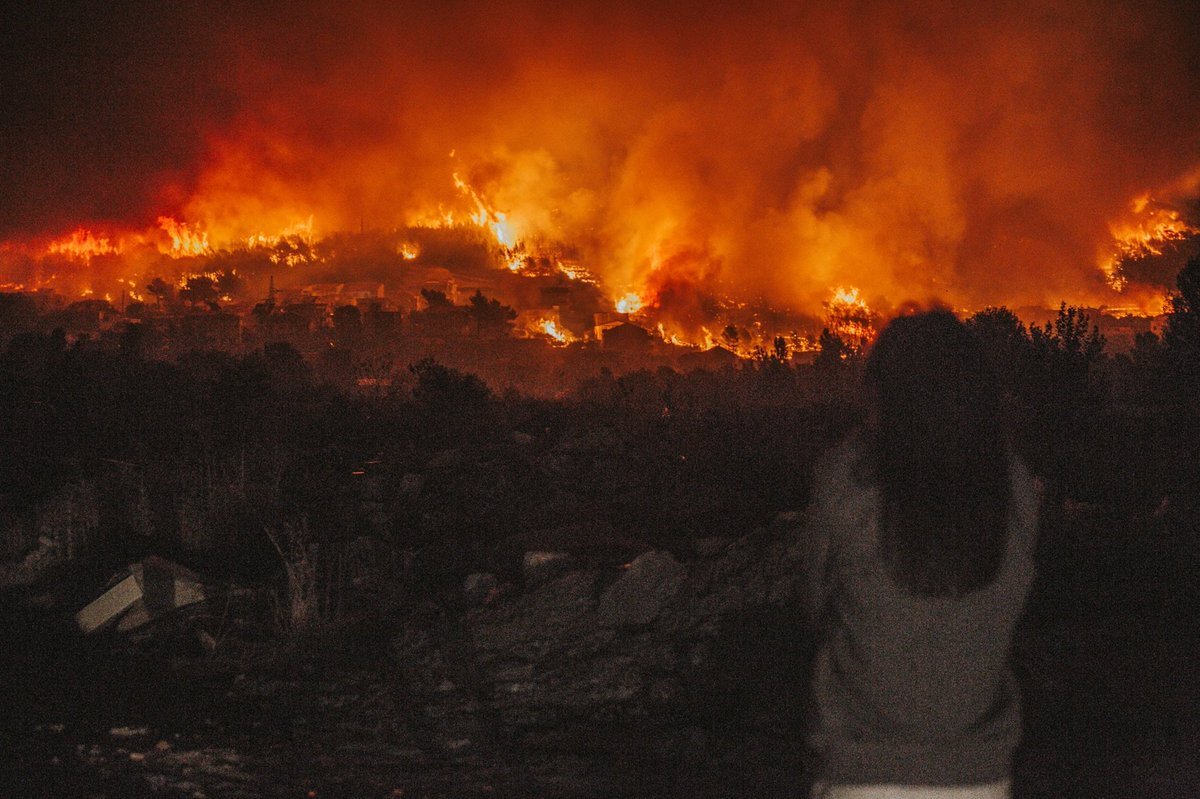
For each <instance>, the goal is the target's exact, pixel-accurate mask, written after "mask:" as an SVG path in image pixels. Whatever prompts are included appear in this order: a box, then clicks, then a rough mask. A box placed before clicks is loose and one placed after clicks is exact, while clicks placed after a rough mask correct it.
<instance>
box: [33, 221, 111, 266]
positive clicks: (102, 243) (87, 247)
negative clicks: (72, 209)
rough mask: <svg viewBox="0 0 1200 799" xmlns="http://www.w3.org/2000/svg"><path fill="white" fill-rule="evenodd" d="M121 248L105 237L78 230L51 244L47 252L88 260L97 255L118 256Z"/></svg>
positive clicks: (81, 229) (82, 229)
mask: <svg viewBox="0 0 1200 799" xmlns="http://www.w3.org/2000/svg"><path fill="white" fill-rule="evenodd" d="M120 251H121V250H120V247H118V246H117V245H115V244H113V243H112V242H111V241H109V239H108V238H107V237H105V236H97V235H96V234H95V233H92V231H90V230H86V229H84V228H76V229H75V230H74V231H72V232H71V235H69V236H64V237H63V238H61V239H57V240H56V241H52V242H50V246H49V247H48V248H47V252H49V253H51V254H55V255H66V256H70V257H71V258H82V259H84V260H88V259H90V258H92V256H95V255H116V254H117V253H119V252H120Z"/></svg>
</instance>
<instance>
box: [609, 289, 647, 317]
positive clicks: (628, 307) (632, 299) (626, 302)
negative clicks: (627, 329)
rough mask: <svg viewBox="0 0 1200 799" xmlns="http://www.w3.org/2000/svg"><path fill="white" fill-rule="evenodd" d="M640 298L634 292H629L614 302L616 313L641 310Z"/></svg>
mask: <svg viewBox="0 0 1200 799" xmlns="http://www.w3.org/2000/svg"><path fill="white" fill-rule="evenodd" d="M642 305H643V303H642V298H641V297H640V296H638V294H637V293H636V292H633V291H631V292H629V293H628V294H626V295H624V296H623V297H620V298H619V299H618V300H617V302H616V309H617V313H637V312H638V311H640V310H642Z"/></svg>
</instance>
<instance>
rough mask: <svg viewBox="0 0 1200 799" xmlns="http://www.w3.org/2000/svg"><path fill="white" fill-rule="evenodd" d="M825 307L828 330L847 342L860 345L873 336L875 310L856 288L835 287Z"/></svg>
mask: <svg viewBox="0 0 1200 799" xmlns="http://www.w3.org/2000/svg"><path fill="white" fill-rule="evenodd" d="M825 309H826V312H827V313H826V322H827V327H828V328H829V330H830V332H832V333H834V334H835V335H837V336H838V337H839V338H841V339H842V340H843V341H845V342H847V343H848V344H852V345H854V346H861V345H862V344H865V343H867V342H869V341H871V340H872V339H873V338H875V312H874V311H872V310H871V308H870V306H868V305H867V303H866V301H865V300H863V298H862V295H861V294H860V292H859V290H858V289H857V288H854V287H853V286H851V287H848V288H846V287H842V286H839V287H837V288H836V289H834V290H833V297H832V298H830V300H829V301H828V302H827V303H825Z"/></svg>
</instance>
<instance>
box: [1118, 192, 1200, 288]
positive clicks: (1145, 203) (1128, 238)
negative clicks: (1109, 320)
mask: <svg viewBox="0 0 1200 799" xmlns="http://www.w3.org/2000/svg"><path fill="white" fill-rule="evenodd" d="M1129 210H1130V212H1131V214H1132V215H1131V216H1130V217H1128V218H1126V219H1124V220H1122V221H1121V222H1114V223H1110V224H1109V226H1108V230H1109V233H1111V234H1112V238H1113V243H1112V250H1111V251H1110V252H1108V253H1105V254H1104V255H1102V256H1101V259H1100V269H1101V271H1103V272H1104V277H1105V279H1106V280H1107V281H1108V284H1109V285H1110V286H1112V288H1114V289H1115V290H1117V291H1121V290H1123V289H1124V288H1125V284H1126V283H1127V280H1126V278H1125V276H1124V275H1122V274H1121V264H1122V263H1124V262H1125V261H1137V260H1140V259H1142V258H1148V257H1150V256H1153V255H1162V254H1163V251H1164V250H1165V249H1166V248H1168V247H1170V246H1171V244H1173V243H1175V242H1179V241H1183V240H1184V239H1186V238H1188V237H1189V236H1193V235H1196V234H1197V233H1200V229H1197V228H1194V227H1192V226H1191V225H1189V224H1188V223H1187V222H1185V221H1184V220H1183V219H1182V218H1180V215H1179V212H1178V211H1176V210H1174V209H1171V208H1167V207H1164V206H1161V205H1157V204H1156V203H1155V202H1154V200H1153V198H1152V197H1151V196H1150V195H1149V194H1142V195H1139V196H1137V197H1135V198H1134V199H1133V201H1132V202H1130V204H1129Z"/></svg>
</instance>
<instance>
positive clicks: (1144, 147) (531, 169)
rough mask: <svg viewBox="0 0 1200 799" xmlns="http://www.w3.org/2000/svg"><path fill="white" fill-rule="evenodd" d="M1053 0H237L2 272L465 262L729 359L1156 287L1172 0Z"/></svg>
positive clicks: (1181, 64)
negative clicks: (181, 91)
mask: <svg viewBox="0 0 1200 799" xmlns="http://www.w3.org/2000/svg"><path fill="white" fill-rule="evenodd" d="M1050 2H1051V7H1050V8H1049V9H1047V13H1041V14H1029V13H1028V10H1027V9H1025V8H1023V7H1021V6H1020V5H1019V4H998V5H996V4H992V5H989V6H987V7H986V8H984V7H982V6H980V7H978V8H976V7H975V6H974V5H964V6H963V7H962V8H959V9H957V10H956V11H955V12H954V13H947V12H946V10H945V9H944V8H941V7H939V6H938V5H937V4H930V3H923V2H916V0H897V2H891V3H882V4H868V6H869V13H863V8H862V7H860V6H859V5H857V4H846V3H825V4H811V3H810V4H796V3H787V2H783V0H765V2H762V3H756V4H754V6H753V8H752V9H751V10H749V11H748V10H747V9H745V8H742V7H741V6H740V5H739V4H728V3H726V4H720V3H716V4H705V3H701V4H700V6H696V5H695V4H689V5H684V4H676V3H665V4H664V3H633V4H615V5H614V4H603V3H598V2H592V0H583V2H581V3H575V4H559V5H561V8H560V7H559V5H555V6H554V8H553V9H552V12H553V13H551V9H549V8H548V7H546V6H545V4H539V3H530V2H526V0H513V2H512V3H509V4H505V5H504V6H503V8H501V7H499V6H497V4H494V3H485V2H483V1H482V0H463V2H462V4H461V8H458V9H457V11H456V13H447V11H446V9H444V8H442V7H440V6H439V4H423V5H420V6H413V5H412V4H379V3H366V4H361V3H358V4H355V3H351V4H340V5H338V7H337V8H336V9H331V10H329V11H328V12H323V13H321V14H299V15H293V17H294V18H291V19H289V24H288V25H287V26H279V25H273V24H272V21H271V20H269V19H267V18H266V16H265V15H263V16H262V17H261V18H260V16H259V12H254V11H251V10H247V11H245V12H244V13H245V14H246V15H247V16H246V18H242V17H241V16H240V15H241V14H242V13H243V12H242V11H237V10H236V9H235V10H233V11H231V14H233V16H234V18H236V19H237V20H238V24H236V25H235V24H231V25H230V28H229V30H226V31H222V32H220V33H221V35H219V36H215V37H214V41H220V42H221V45H220V46H221V48H222V49H221V51H220V53H219V56H220V57H219V58H216V57H214V58H211V59H209V58H207V57H208V56H216V55H218V54H217V53H209V52H207V51H204V52H200V53H199V55H200V56H203V57H205V59H204V60H205V63H219V64H220V65H221V71H222V73H227V74H224V75H223V82H222V83H221V85H220V86H219V94H220V95H221V98H222V99H221V102H220V103H219V104H217V106H215V107H210V106H204V107H203V108H190V106H189V105H188V102H189V98H188V97H185V96H172V95H171V94H170V93H168V92H166V91H165V90H164V91H161V93H159V92H160V89H159V88H158V84H157V83H156V82H155V81H153V80H148V81H147V80H143V81H139V82H138V85H139V87H141V88H139V92H137V93H134V95H131V96H136V97H139V98H141V97H142V95H143V94H145V95H146V97H148V98H150V99H153V100H154V101H155V103H154V104H153V105H151V106H147V108H153V109H155V113H158V109H162V108H169V109H170V111H171V113H170V114H168V115H165V116H169V117H171V120H170V122H171V124H169V125H166V128H169V129H170V130H169V131H167V132H168V133H170V132H174V133H176V134H177V136H178V137H182V139H181V140H176V139H171V140H170V141H165V142H163V143H162V145H163V146H162V147H161V148H157V147H156V143H155V142H154V141H147V140H139V141H119V142H118V141H116V139H118V138H120V136H119V135H118V134H119V131H108V132H106V133H111V136H110V137H108V138H105V139H104V140H105V141H109V139H110V138H111V139H112V141H113V143H114V146H113V147H105V148H99V149H95V152H109V151H111V150H115V149H117V148H118V147H122V146H123V147H124V148H125V151H127V152H128V153H130V154H136V155H137V156H138V157H137V158H133V159H131V160H133V161H136V162H137V163H138V164H142V163H143V162H144V164H145V165H146V166H145V168H144V169H143V172H145V173H146V174H142V175H140V177H139V178H138V179H137V180H133V179H132V178H130V179H126V178H125V177H123V176H122V175H121V174H120V170H119V166H120V165H119V164H115V163H96V164H87V165H86V166H87V167H88V169H87V170H86V175H85V174H81V175H80V176H79V179H78V184H79V185H78V186H76V185H75V184H74V183H73V182H72V181H66V182H65V184H66V188H67V189H69V193H70V194H71V195H72V196H75V195H78V199H79V202H78V204H77V205H76V206H74V207H72V208H56V209H49V210H50V211H55V213H50V212H49V211H47V212H46V213H44V214H43V215H42V216H41V217H37V218H31V219H17V220H15V221H14V222H13V223H12V225H13V226H12V227H11V228H9V229H6V231H7V230H11V231H17V232H12V233H8V232H5V233H4V236H9V235H11V236H27V237H28V238H27V240H25V241H24V242H16V243H15V244H14V246H12V247H11V248H8V247H6V248H0V285H3V286H22V287H25V288H27V289H30V288H33V289H36V288H46V287H48V288H52V289H53V290H55V291H58V292H62V293H64V294H66V293H69V294H71V295H72V296H77V295H79V294H80V293H81V292H82V291H83V290H84V289H85V288H94V289H95V291H96V292H97V293H103V292H105V291H106V290H111V289H114V288H115V289H117V291H120V290H122V287H129V290H130V296H134V295H133V293H132V290H133V287H144V286H146V285H147V284H148V283H149V282H150V281H151V280H153V279H154V278H156V277H161V278H162V279H163V280H165V281H167V282H169V283H172V284H174V283H177V282H180V281H185V280H186V275H181V274H180V273H181V272H188V273H197V274H199V273H204V272H211V271H219V270H224V269H225V268H226V267H227V266H228V265H229V264H237V265H238V266H239V267H240V268H242V269H243V275H244V276H245V277H246V283H247V284H248V285H247V286H246V288H245V292H246V293H247V294H251V293H254V292H257V293H258V295H259V296H258V298H259V299H261V297H262V296H263V294H264V292H265V291H266V284H267V281H268V280H269V279H270V278H274V279H276V280H277V281H278V285H279V288H280V290H281V291H282V290H284V289H288V290H291V289H294V288H299V287H303V286H305V285H309V284H313V283H323V282H329V283H332V282H347V283H349V282H356V281H368V280H369V281H378V282H380V283H385V282H386V283H388V286H387V290H388V292H389V296H391V293H392V292H393V291H396V292H399V291H400V290H403V291H405V292H407V294H408V295H411V296H415V295H416V294H417V293H418V292H419V291H420V287H421V286H422V285H424V284H425V283H426V282H427V283H428V284H429V285H434V284H437V285H443V286H449V285H450V282H451V281H454V282H455V284H456V285H459V286H470V287H472V288H474V287H475V286H477V285H482V286H484V287H492V286H495V287H496V288H497V289H498V291H499V290H503V291H506V292H507V295H506V298H505V301H506V302H508V303H518V304H519V302H523V303H525V304H526V305H527V306H528V307H525V308H518V309H517V310H518V311H520V312H523V313H529V314H532V315H535V316H536V315H538V314H541V313H543V312H544V311H545V309H547V308H552V307H554V306H555V305H559V306H560V307H563V308H564V309H566V306H565V305H563V304H562V303H565V302H567V301H570V302H571V303H572V304H573V305H574V306H575V307H572V308H571V309H570V311H567V310H564V317H563V318H566V319H569V320H570V322H571V324H572V325H573V326H575V327H576V328H577V329H579V330H583V329H584V328H585V327H586V326H590V325H591V324H595V325H596V326H597V327H600V326H603V325H604V324H608V323H610V322H611V321H612V320H611V319H610V320H607V321H604V320H597V319H595V318H594V317H597V316H598V317H606V316H612V315H613V311H614V310H615V312H616V313H619V314H631V315H636V319H635V323H636V324H641V325H644V326H645V327H646V328H647V329H648V330H651V331H657V333H658V335H659V336H661V337H662V338H663V340H664V341H668V342H674V343H680V344H690V345H705V346H709V347H711V346H714V345H720V346H723V347H727V348H729V349H731V350H733V351H736V352H738V353H739V354H742V355H750V354H751V353H753V352H754V351H755V350H756V349H761V348H766V349H768V350H769V349H770V348H771V346H772V344H773V342H774V340H775V338H776V337H778V336H781V335H782V336H785V337H788V338H787V340H788V341H789V342H790V341H793V334H794V341H796V342H801V341H804V340H805V339H803V336H806V335H807V336H814V335H816V334H817V332H818V331H819V330H820V329H821V327H822V326H823V325H827V326H829V327H830V329H831V330H833V331H834V332H837V333H838V334H839V335H842V336H843V337H845V338H848V339H853V340H868V339H869V337H870V336H871V335H872V334H873V325H874V323H875V321H876V320H877V319H878V318H881V317H884V316H887V315H890V314H891V313H892V312H893V311H894V310H895V309H897V308H900V307H902V306H903V305H904V304H905V303H907V302H910V301H911V302H915V303H926V302H929V301H933V300H937V301H941V302H942V303H944V304H945V305H946V306H947V307H953V308H956V309H972V308H982V307H985V306H988V305H1001V304H1003V305H1008V306H1010V307H1013V308H1022V307H1043V308H1054V307H1057V305H1058V303H1059V301H1060V300H1065V301H1066V302H1068V303H1072V304H1079V305H1087V306H1091V307H1108V308H1112V307H1118V306H1119V307H1133V308H1137V309H1139V310H1140V311H1141V312H1144V313H1154V312H1156V311H1160V310H1162V296H1163V295H1164V293H1165V291H1167V290H1168V289H1169V287H1170V286H1171V285H1172V281H1173V279H1174V271H1176V270H1177V266H1176V265H1175V264H1174V262H1173V261H1172V260H1171V259H1172V256H1174V255H1175V254H1176V253H1177V252H1188V251H1187V250H1186V247H1193V248H1194V242H1192V237H1195V236H1200V232H1198V226H1200V219H1197V215H1198V214H1200V211H1198V210H1196V206H1195V202H1196V200H1197V198H1200V154H1198V151H1197V149H1196V146H1195V145H1196V141H1197V140H1198V139H1197V136H1198V133H1200V103H1198V102H1196V100H1197V96H1198V89H1197V87H1196V82H1195V80H1194V69H1193V66H1194V65H1193V63H1192V62H1193V60H1194V59H1193V55H1194V50H1189V49H1188V48H1187V47H1181V46H1180V45H1181V44H1188V42H1184V41H1182V39H1183V37H1184V36H1185V34H1184V33H1182V31H1184V30H1185V27H1186V26H1185V25H1183V24H1181V23H1185V22H1189V21H1190V20H1191V18H1190V17H1189V16H1187V14H1185V13H1184V12H1182V11H1179V10H1177V9H1176V8H1175V6H1179V7H1180V8H1182V7H1183V4H1171V3H1155V4H1139V5H1138V6H1137V7H1136V8H1134V7H1132V6H1130V5H1129V4H1120V3H1116V2H1115V0H1099V5H1098V6H1097V5H1096V4H1089V3H1063V2H1059V1H1058V0H1050ZM160 5H162V6H163V7H169V6H172V5H173V4H160ZM175 5H177V4H175ZM234 5H235V6H237V7H238V8H241V6H246V7H247V8H248V9H254V8H255V4H234ZM333 21H336V24H330V23H331V22H333ZM251 23H252V24H251ZM217 24H220V23H218V22H217V21H216V20H214V25H217ZM147 29H148V30H155V29H158V28H154V27H153V26H148V27H147ZM164 29H165V28H164ZM264 30H269V31H270V33H269V35H265V36H260V35H257V34H256V35H243V34H242V31H264ZM797 43H803V46H798V45H797ZM173 66H178V65H177V64H173ZM198 66H200V65H199V64H198ZM189 74H190V73H189ZM197 74H198V73H197ZM142 77H145V76H142ZM200 85H201V84H200V82H199V79H198V78H197V86H200ZM1148 89H1151V90H1148ZM197 93H199V94H203V92H202V91H200V90H199V89H197ZM122 107H124V106H122ZM218 108H219V109H220V110H219V112H218V110H217V109H218ZM130 122H131V123H138V124H129V125H122V126H117V127H121V128H124V127H128V128H130V129H134V130H141V129H143V128H145V127H146V126H145V125H142V124H140V122H141V120H130ZM151 127H153V126H151ZM31 129H32V128H31ZM154 129H157V128H154ZM175 129H178V130H175ZM180 131H182V132H180ZM81 133H82V134H83V135H85V136H90V135H92V131H81ZM164 135H166V134H165V133H164ZM70 141H75V140H74V139H70ZM18 144H19V143H18ZM23 149H24V148H22V147H20V146H16V147H14V148H13V150H14V152H21V151H22V150H23ZM30 149H31V152H32V151H33V150H35V149H36V148H30ZM76 149H79V150H80V151H81V152H92V150H90V149H88V148H76ZM159 149H161V152H158V150H159ZM57 155H58V154H57V153H51V156H57ZM61 155H62V157H63V158H67V159H69V158H70V157H71V154H70V153H66V152H64V153H62V154H61ZM78 157H84V156H82V155H80V156H78ZM50 160H57V159H56V158H51V159H50ZM114 160H120V159H114ZM31 169H32V168H31ZM106 175H111V176H112V177H111V181H109V179H108V178H107V177H105V176H106ZM50 182H51V181H49V179H47V185H49V183H50ZM58 183H60V184H61V183H64V181H62V180H59V181H58ZM130 183H136V185H133V186H131V185H128V184H130ZM37 188H43V189H45V188H47V186H41V187H39V186H20V185H15V186H6V192H7V194H9V195H11V196H13V197H23V196H25V194H28V196H29V197H36V196H42V195H44V196H48V197H51V198H53V197H55V196H56V195H54V193H53V192H47V191H42V192H40V194H39V192H37V191H33V190H34V189H37ZM126 189H137V190H138V192H137V196H138V197H140V198H142V199H140V200H136V201H135V200H132V199H131V200H129V202H128V204H123V201H122V198H124V197H125V194H124V193H123V192H124V190H126ZM1134 195H1136V197H1135V198H1134V200H1133V201H1132V202H1130V197H1131V196H1134ZM113 198H117V199H115V200H114V199H113ZM47 202H50V200H47ZM88 209H94V210H88ZM89 213H93V214H95V216H94V217H88V216H87V215H88V214H89ZM155 218H157V220H158V221H157V227H155V226H154V225H153V224H152V223H150V220H154V219H155ZM314 219H315V220H318V221H319V227H320V231H319V232H320V237H318V235H317V232H318V231H317V227H316V225H315V224H314ZM148 226H149V227H148ZM147 227H148V229H147ZM47 242H49V243H48V244H47ZM50 256H54V257H50ZM101 256H103V257H101ZM172 259H175V260H177V261H178V263H175V262H174V261H173V260H172ZM197 261H201V262H197ZM210 262H211V263H210ZM276 267H279V268H278V269H277V268H276ZM400 267H402V268H400ZM487 269H492V270H494V274H486V273H485V270H487ZM422 270H427V271H428V272H429V274H428V275H425V274H422ZM1097 270H1099V272H1098V271H1097ZM1168 270H1170V271H1168ZM435 272H436V273H437V274H434V273H435ZM268 275H269V276H270V277H268ZM584 284H586V285H584ZM451 293H453V292H451ZM518 298H519V299H518ZM242 299H246V300H250V299H254V297H251V296H248V297H243V298H242ZM867 299H869V302H870V304H869V305H868V303H867V301H866V300H867ZM413 302H415V300H414V301H413ZM568 313H569V314H570V315H567V314H568ZM522 318H525V317H522ZM730 328H732V329H733V330H732V332H730ZM542 332H543V333H546V334H547V335H550V334H549V333H548V332H546V331H542ZM560 332H561V330H560ZM727 333H728V334H727ZM809 343H811V342H809ZM800 346H801V345H800V344H795V345H794V346H793V348H794V349H795V348H798V347H800Z"/></svg>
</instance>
